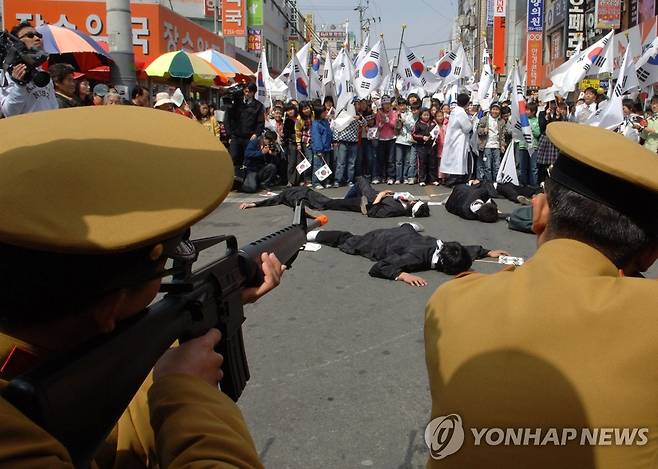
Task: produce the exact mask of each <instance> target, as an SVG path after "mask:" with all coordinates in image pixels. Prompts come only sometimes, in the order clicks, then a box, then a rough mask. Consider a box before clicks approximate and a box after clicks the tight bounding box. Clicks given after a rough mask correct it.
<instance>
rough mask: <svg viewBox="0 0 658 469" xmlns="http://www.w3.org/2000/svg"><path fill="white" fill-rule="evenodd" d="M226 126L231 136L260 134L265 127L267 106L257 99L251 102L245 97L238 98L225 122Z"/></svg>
mask: <svg viewBox="0 0 658 469" xmlns="http://www.w3.org/2000/svg"><path fill="white" fill-rule="evenodd" d="M224 128H225V129H226V134H227V135H228V136H229V138H234V137H239V138H251V136H252V135H256V136H260V134H262V133H263V130H264V129H265V107H264V106H263V104H262V103H261V102H260V101H258V100H256V99H252V100H251V102H250V103H249V104H246V103H245V102H244V99H243V98H240V99H236V100H235V104H234V105H233V108H231V110H230V111H229V113H228V119H226V122H224Z"/></svg>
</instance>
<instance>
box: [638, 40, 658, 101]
mask: <svg viewBox="0 0 658 469" xmlns="http://www.w3.org/2000/svg"><path fill="white" fill-rule="evenodd" d="M635 67H636V68H637V79H638V81H639V83H640V86H641V87H642V88H646V87H648V86H651V85H653V84H654V83H657V82H658V37H657V38H655V39H654V40H653V41H651V44H650V45H649V47H648V48H647V50H645V51H644V54H642V56H641V57H640V58H639V59H637V63H636V64H635Z"/></svg>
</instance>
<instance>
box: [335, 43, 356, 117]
mask: <svg viewBox="0 0 658 469" xmlns="http://www.w3.org/2000/svg"><path fill="white" fill-rule="evenodd" d="M336 62H337V63H338V65H337V67H336V70H334V72H335V75H334V76H335V78H336V112H340V111H342V110H343V109H345V108H346V107H347V105H348V104H350V103H351V102H352V101H353V100H354V67H353V66H352V60H350V57H349V55H347V52H346V51H345V49H341V51H340V53H339V54H338V57H337V58H336Z"/></svg>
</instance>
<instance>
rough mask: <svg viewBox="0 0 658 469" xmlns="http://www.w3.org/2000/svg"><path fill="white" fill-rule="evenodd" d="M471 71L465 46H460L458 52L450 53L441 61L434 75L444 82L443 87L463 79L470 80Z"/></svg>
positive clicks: (437, 64)
mask: <svg viewBox="0 0 658 469" xmlns="http://www.w3.org/2000/svg"><path fill="white" fill-rule="evenodd" d="M470 69H471V68H470V66H469V65H468V61H467V60H466V52H464V46H462V45H461V44H459V47H458V48H457V50H456V51H450V52H448V53H447V54H446V55H444V56H443V57H441V58H440V59H439V61H438V62H437V63H436V72H434V73H436V74H437V75H438V77H439V78H440V79H441V80H442V82H443V85H444V86H447V85H450V84H452V83H454V82H456V81H457V80H460V79H462V78H468V77H469V75H468V73H469V71H470Z"/></svg>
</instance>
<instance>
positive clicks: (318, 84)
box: [308, 54, 324, 99]
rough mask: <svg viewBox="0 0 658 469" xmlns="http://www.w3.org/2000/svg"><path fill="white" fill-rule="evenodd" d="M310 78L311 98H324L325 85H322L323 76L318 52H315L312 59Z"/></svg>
mask: <svg viewBox="0 0 658 469" xmlns="http://www.w3.org/2000/svg"><path fill="white" fill-rule="evenodd" d="M308 78H309V96H310V98H311V99H324V96H323V92H324V90H323V87H322V76H321V72H320V57H319V56H318V55H316V54H313V60H311V73H310V76H309V77H308Z"/></svg>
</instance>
